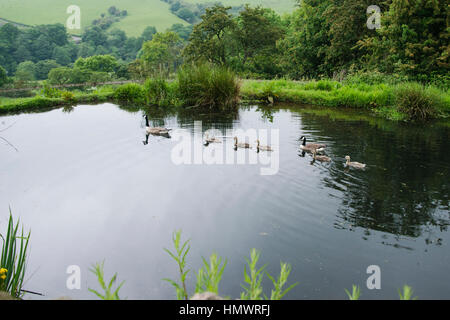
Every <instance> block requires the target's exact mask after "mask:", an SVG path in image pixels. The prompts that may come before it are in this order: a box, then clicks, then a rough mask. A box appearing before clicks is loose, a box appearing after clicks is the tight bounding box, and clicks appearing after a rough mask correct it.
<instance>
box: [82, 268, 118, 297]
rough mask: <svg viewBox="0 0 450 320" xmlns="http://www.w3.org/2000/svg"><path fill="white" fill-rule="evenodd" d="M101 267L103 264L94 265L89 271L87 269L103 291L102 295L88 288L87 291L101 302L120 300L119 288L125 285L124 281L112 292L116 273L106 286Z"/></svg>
mask: <svg viewBox="0 0 450 320" xmlns="http://www.w3.org/2000/svg"><path fill="white" fill-rule="evenodd" d="M103 266H104V262H102V263H96V264H95V265H93V266H92V268H91V269H89V270H90V271H91V272H92V273H93V274H95V276H96V277H97V281H98V283H99V284H100V287H101V288H102V290H103V294H102V293H100V292H98V291H96V290H93V289H91V288H89V291H90V292H92V293H94V294H95V295H96V296H97V297H99V298H100V299H102V300H120V297H119V290H120V288H122V285H123V284H124V283H125V281H122V282H121V283H120V284H119V285H118V286H117V288H116V289H115V290H114V291H113V285H114V283H115V282H116V280H117V273H115V274H114V276H113V277H112V278H111V280H109V283H108V285H106V282H105V273H104V271H103Z"/></svg>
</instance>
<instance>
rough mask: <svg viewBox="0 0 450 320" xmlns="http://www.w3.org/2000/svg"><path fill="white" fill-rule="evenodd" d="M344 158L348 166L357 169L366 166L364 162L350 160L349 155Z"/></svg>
mask: <svg viewBox="0 0 450 320" xmlns="http://www.w3.org/2000/svg"><path fill="white" fill-rule="evenodd" d="M345 160H347V162H346V163H345V164H346V165H347V166H348V167H353V168H357V169H364V168H365V167H366V164H365V163H360V162H356V161H353V162H352V161H350V156H345Z"/></svg>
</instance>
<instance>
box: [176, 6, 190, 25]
mask: <svg viewBox="0 0 450 320" xmlns="http://www.w3.org/2000/svg"><path fill="white" fill-rule="evenodd" d="M176 15H177V16H178V17H179V18H181V19H183V20H185V21H187V22H189V23H193V22H194V20H195V15H194V13H193V12H192V11H191V10H189V9H188V8H181V9H180V10H178V11H177V12H176Z"/></svg>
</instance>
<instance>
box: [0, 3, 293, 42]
mask: <svg viewBox="0 0 450 320" xmlns="http://www.w3.org/2000/svg"><path fill="white" fill-rule="evenodd" d="M183 1H186V2H191V3H204V2H211V1H213V0H183ZM221 2H222V3H223V4H224V5H230V6H236V5H240V4H243V3H249V4H250V5H258V4H261V5H263V6H265V7H270V8H272V9H274V10H276V11H277V12H279V13H284V12H288V11H291V10H292V8H293V7H294V4H295V2H294V0H221ZM72 4H76V5H78V6H79V7H80V8H81V28H82V29H83V28H85V27H86V26H88V25H90V23H91V22H92V20H94V19H97V18H99V17H100V14H101V13H106V12H107V9H108V8H109V7H110V6H116V7H117V8H118V9H120V10H127V11H128V16H127V17H125V18H124V19H122V20H121V21H120V22H117V23H115V24H113V26H112V27H113V28H114V27H115V28H119V29H122V30H124V31H125V32H126V33H127V35H128V36H138V35H140V34H141V33H142V31H143V30H144V29H145V27H147V26H155V27H156V28H157V29H158V31H164V30H165V29H167V28H168V27H170V26H171V25H172V24H174V23H182V24H187V23H186V22H185V21H183V20H181V19H180V18H178V17H177V16H175V15H174V14H172V13H171V12H170V10H169V5H168V4H167V3H165V2H163V1H161V0H77V1H73V0H20V1H18V0H0V18H4V19H8V20H10V21H14V22H18V23H23V24H27V25H37V24H48V23H57V22H59V23H63V24H65V22H66V20H67V18H68V17H69V14H67V13H66V9H67V7H68V6H70V5H72ZM69 32H70V33H73V34H81V32H82V31H80V30H69Z"/></svg>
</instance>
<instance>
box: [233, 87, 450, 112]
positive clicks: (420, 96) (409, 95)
mask: <svg viewBox="0 0 450 320" xmlns="http://www.w3.org/2000/svg"><path fill="white" fill-rule="evenodd" d="M241 97H242V99H244V100H249V101H263V102H268V101H269V100H273V101H274V102H289V103H299V104H310V105H318V106H326V107H337V108H345V107H349V108H358V109H366V110H368V111H370V112H374V113H376V114H378V115H380V116H382V117H385V118H388V119H391V120H413V119H425V120H426V119H431V118H445V117H448V116H449V115H450V93H449V91H448V90H447V92H445V91H443V90H439V89H438V88H435V87H432V86H428V87H425V86H422V85H420V84H417V83H399V84H395V85H388V84H384V83H381V84H371V85H369V84H365V83H345V82H337V81H329V80H321V81H309V82H296V81H288V80H272V81H257V80H246V81H244V82H243V84H242V87H241Z"/></svg>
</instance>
